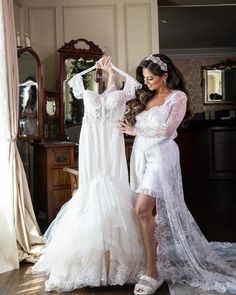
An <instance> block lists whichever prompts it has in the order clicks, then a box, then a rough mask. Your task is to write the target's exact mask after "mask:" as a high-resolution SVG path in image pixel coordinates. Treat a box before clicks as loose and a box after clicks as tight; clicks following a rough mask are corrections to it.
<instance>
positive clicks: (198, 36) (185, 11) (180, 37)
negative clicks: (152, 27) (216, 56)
mask: <svg viewBox="0 0 236 295" xmlns="http://www.w3.org/2000/svg"><path fill="white" fill-rule="evenodd" d="M222 2H224V4H222ZM158 14H159V33H160V49H172V50H173V49H191V48H217V47H218V48H222V47H226V48H232V47H235V50H236V0H234V1H232V0H231V1H227V0H226V1H211V0H198V1H192V0H185V1H184V0H159V1H158Z"/></svg>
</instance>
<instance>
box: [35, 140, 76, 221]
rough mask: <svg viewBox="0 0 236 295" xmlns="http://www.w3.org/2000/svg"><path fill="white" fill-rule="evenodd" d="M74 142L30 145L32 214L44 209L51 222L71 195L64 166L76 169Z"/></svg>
mask: <svg viewBox="0 0 236 295" xmlns="http://www.w3.org/2000/svg"><path fill="white" fill-rule="evenodd" d="M76 148H77V146H76V144H75V143H69V142H45V143H37V144H35V145H34V199H35V209H36V213H39V212H41V211H42V212H46V214H47V220H48V222H51V221H52V220H53V219H54V218H55V216H56V214H57V212H58V211H59V209H60V208H61V206H62V205H63V204H64V203H65V202H66V201H68V200H69V199H70V198H71V187H70V178H69V175H68V173H67V172H66V171H63V168H64V167H71V168H76V165H77V163H76V162H77V161H76V162H75V159H74V150H75V149H76Z"/></svg>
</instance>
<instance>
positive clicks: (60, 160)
mask: <svg viewBox="0 0 236 295" xmlns="http://www.w3.org/2000/svg"><path fill="white" fill-rule="evenodd" d="M66 160H67V157H66V155H60V156H57V157H56V162H57V163H64V162H66Z"/></svg>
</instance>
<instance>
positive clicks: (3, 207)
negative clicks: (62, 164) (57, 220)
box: [0, 0, 19, 273]
mask: <svg viewBox="0 0 236 295" xmlns="http://www.w3.org/2000/svg"><path fill="white" fill-rule="evenodd" d="M0 69H1V71H0V89H1V92H0V155H1V165H0V273H2V272H5V271H8V270H11V269H14V268H18V267H19V260H18V254H17V243H16V236H15V229H14V218H13V216H14V214H13V212H14V210H13V190H12V188H13V182H12V177H11V170H10V165H9V156H10V154H9V153H10V146H11V141H10V138H11V136H10V119H9V105H8V95H9V93H8V86H7V85H8V83H7V65H6V51H5V37H4V22H3V0H1V1H0Z"/></svg>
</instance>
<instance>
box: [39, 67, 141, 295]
mask: <svg viewBox="0 0 236 295" xmlns="http://www.w3.org/2000/svg"><path fill="white" fill-rule="evenodd" d="M114 68H115V67H114ZM115 69H116V70H118V69H117V68H115ZM119 71H120V70H119ZM120 73H121V74H122V75H123V76H124V77H125V86H124V89H123V90H117V89H116V86H115V85H114V84H113V85H111V86H110V87H108V88H107V89H106V90H105V91H104V92H103V93H102V94H98V93H96V92H93V91H91V90H85V89H84V84H83V79H82V73H81V74H76V75H75V76H74V77H73V78H72V80H70V85H71V86H72V87H73V92H74V94H75V96H76V97H77V98H83V99H84V106H85V113H84V117H83V124H82V129H81V134H80V143H79V189H78V190H77V192H76V193H75V194H74V196H73V197H72V199H71V200H70V201H69V202H67V203H66V204H65V205H64V206H63V207H62V209H61V210H60V212H59V213H58V215H57V217H56V219H55V220H54V221H53V222H52V224H51V226H50V227H49V229H48V230H47V232H46V234H45V238H46V248H45V251H44V253H43V255H42V256H41V257H40V259H39V261H38V262H37V263H36V264H35V265H34V267H33V272H41V271H43V272H46V274H47V275H48V279H47V281H46V283H45V289H46V291H51V290H57V291H59V292H63V291H71V290H73V289H76V288H82V287H85V286H90V287H93V286H94V287H96V286H104V285H123V284H126V283H131V284H132V283H135V282H136V281H137V279H138V277H139V276H140V274H142V273H143V270H144V265H145V254H144V248H143V242H142V238H141V235H140V232H139V226H138V224H137V220H136V217H135V213H134V207H133V205H134V204H133V203H134V199H133V197H132V191H131V190H130V188H129V183H128V172H127V163H126V157H125V146H124V137H123V135H122V134H121V133H120V132H119V130H118V128H117V126H116V125H117V121H118V120H119V119H122V118H123V116H124V112H125V108H126V101H127V100H128V99H131V98H133V96H134V93H135V89H136V88H137V87H140V85H139V84H138V82H137V81H136V80H134V79H133V78H132V77H131V76H129V75H128V74H126V73H124V72H122V71H120Z"/></svg>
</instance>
